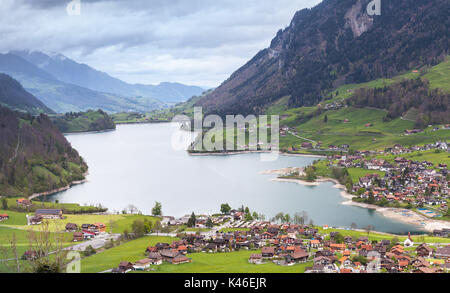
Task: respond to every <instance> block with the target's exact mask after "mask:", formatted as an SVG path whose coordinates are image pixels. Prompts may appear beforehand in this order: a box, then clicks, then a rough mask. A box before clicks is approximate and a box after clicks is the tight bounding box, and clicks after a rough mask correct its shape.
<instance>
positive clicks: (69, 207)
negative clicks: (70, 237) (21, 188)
mask: <svg viewBox="0 0 450 293" xmlns="http://www.w3.org/2000/svg"><path fill="white" fill-rule="evenodd" d="M19 198H20V197H6V200H7V203H8V207H10V208H13V207H16V206H17V202H16V201H17V199H19ZM32 203H33V206H34V208H36V209H62V210H63V211H64V212H68V213H90V212H98V207H94V206H82V205H80V204H77V203H56V202H47V201H37V200H32ZM33 210H34V209H33ZM29 212H30V213H31V212H32V210H30V211H29Z"/></svg>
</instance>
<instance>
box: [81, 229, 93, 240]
mask: <svg viewBox="0 0 450 293" xmlns="http://www.w3.org/2000/svg"><path fill="white" fill-rule="evenodd" d="M82 233H83V237H84V239H92V238H94V237H95V236H96V234H95V233H94V232H91V231H87V230H83V231H82Z"/></svg>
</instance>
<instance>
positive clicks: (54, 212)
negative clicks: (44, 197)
mask: <svg viewBox="0 0 450 293" xmlns="http://www.w3.org/2000/svg"><path fill="white" fill-rule="evenodd" d="M34 214H35V216H41V217H42V218H44V219H62V218H63V212H62V210H58V209H39V210H36V212H35V213H34Z"/></svg>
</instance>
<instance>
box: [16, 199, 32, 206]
mask: <svg viewBox="0 0 450 293" xmlns="http://www.w3.org/2000/svg"><path fill="white" fill-rule="evenodd" d="M16 203H17V205H20V206H23V207H30V206H32V205H33V203H32V202H31V200H29V199H25V198H19V199H17V200H16Z"/></svg>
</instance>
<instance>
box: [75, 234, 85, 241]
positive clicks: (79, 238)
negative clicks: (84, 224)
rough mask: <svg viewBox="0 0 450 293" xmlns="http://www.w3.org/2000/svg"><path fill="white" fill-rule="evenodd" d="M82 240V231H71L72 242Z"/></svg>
mask: <svg viewBox="0 0 450 293" xmlns="http://www.w3.org/2000/svg"><path fill="white" fill-rule="evenodd" d="M83 240H84V235H83V232H74V233H73V242H79V241H83Z"/></svg>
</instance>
